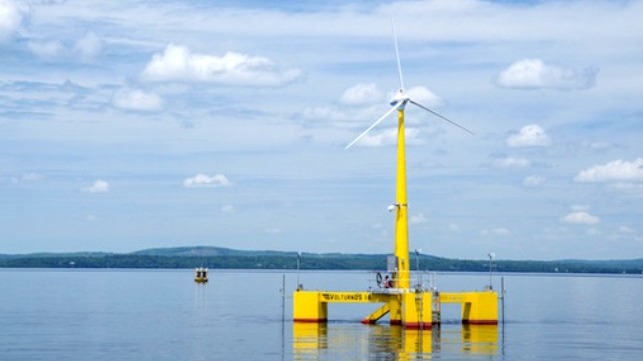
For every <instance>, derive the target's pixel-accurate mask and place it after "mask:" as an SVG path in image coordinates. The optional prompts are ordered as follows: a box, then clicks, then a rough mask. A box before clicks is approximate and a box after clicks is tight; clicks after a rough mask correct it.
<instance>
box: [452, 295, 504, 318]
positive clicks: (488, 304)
mask: <svg viewBox="0 0 643 361" xmlns="http://www.w3.org/2000/svg"><path fill="white" fill-rule="evenodd" d="M440 303H460V304H461V305H462V323H472V324H497V323H498V294H497V293H496V292H494V291H481V292H441V293H440Z"/></svg>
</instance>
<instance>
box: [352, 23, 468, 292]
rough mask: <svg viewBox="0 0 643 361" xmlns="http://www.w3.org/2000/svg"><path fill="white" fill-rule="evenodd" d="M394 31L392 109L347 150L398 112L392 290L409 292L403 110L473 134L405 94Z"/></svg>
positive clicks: (393, 27) (392, 24)
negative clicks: (395, 79)
mask: <svg viewBox="0 0 643 361" xmlns="http://www.w3.org/2000/svg"><path fill="white" fill-rule="evenodd" d="M391 27H392V29H393V39H394V42H395V57H396V59H397V71H398V76H399V79H400V89H399V91H398V92H396V93H395V94H394V95H393V98H392V99H391V102H390V105H391V108H390V109H389V110H388V111H387V112H386V113H384V115H382V116H381V117H380V118H379V119H377V120H376V121H375V122H374V123H373V124H371V126H370V127H368V128H367V129H366V130H365V131H364V132H362V133H361V134H360V135H359V136H357V138H355V139H354V140H353V141H352V142H350V143H349V144H348V145H347V146H346V149H348V148H350V147H352V146H353V145H354V144H355V143H357V142H358V141H359V140H360V139H362V138H363V137H364V136H365V135H366V134H368V132H370V131H371V130H372V129H373V128H375V127H376V126H377V125H378V124H379V123H381V122H382V121H383V120H384V119H386V118H387V117H388V116H389V115H391V114H392V113H393V112H395V111H396V110H397V176H396V186H395V204H394V205H393V206H394V207H393V208H394V210H395V246H394V251H393V255H394V256H395V258H396V265H397V267H396V272H395V273H394V287H395V288H402V289H409V288H411V275H410V259H409V231H408V224H409V222H408V203H407V197H406V151H405V149H406V146H405V143H404V142H405V137H404V109H405V107H406V105H407V104H408V103H411V104H413V105H415V106H417V107H419V108H421V109H424V110H425V111H427V112H429V113H431V114H433V115H434V116H437V117H438V118H440V119H442V120H444V121H447V122H449V123H451V124H452V125H455V126H456V127H458V128H460V129H462V130H464V131H466V132H467V133H470V134H473V132H472V131H470V130H469V129H467V128H465V127H463V126H461V125H460V124H458V123H456V122H454V121H452V120H450V119H448V118H447V117H445V116H443V115H441V114H439V113H437V112H436V111H434V110H432V109H429V108H428V107H426V106H424V105H422V104H420V103H418V102H416V101H414V100H413V99H411V98H410V97H409V96H408V95H407V94H406V92H405V91H404V78H403V76H402V65H401V63H400V51H399V48H398V45H397V34H396V31H395V23H394V22H393V19H391Z"/></svg>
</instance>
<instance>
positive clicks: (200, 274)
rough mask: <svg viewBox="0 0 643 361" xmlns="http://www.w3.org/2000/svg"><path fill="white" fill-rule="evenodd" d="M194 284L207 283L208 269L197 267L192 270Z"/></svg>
mask: <svg viewBox="0 0 643 361" xmlns="http://www.w3.org/2000/svg"><path fill="white" fill-rule="evenodd" d="M194 282H196V283H206V282H208V269H207V268H203V267H199V268H197V269H195V270H194Z"/></svg>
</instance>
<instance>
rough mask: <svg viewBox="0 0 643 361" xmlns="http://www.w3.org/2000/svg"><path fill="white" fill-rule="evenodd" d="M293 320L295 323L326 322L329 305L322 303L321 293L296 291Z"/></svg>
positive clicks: (294, 294)
mask: <svg viewBox="0 0 643 361" xmlns="http://www.w3.org/2000/svg"><path fill="white" fill-rule="evenodd" d="M293 320H294V321H295V322H326V321H327V320H328V304H327V303H326V302H322V301H321V298H320V293H319V292H314V291H295V292H294V293H293Z"/></svg>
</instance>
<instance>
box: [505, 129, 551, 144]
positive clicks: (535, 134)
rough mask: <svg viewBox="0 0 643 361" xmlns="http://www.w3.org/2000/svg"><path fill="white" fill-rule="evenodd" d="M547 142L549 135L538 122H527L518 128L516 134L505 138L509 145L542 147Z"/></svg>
mask: <svg viewBox="0 0 643 361" xmlns="http://www.w3.org/2000/svg"><path fill="white" fill-rule="evenodd" d="M548 144H549V136H548V135H547V133H545V130H544V129H543V128H542V127H541V126H539V125H538V124H529V125H525V126H524V127H522V128H520V132H519V133H518V134H512V135H511V136H509V138H507V145H509V146H510V147H542V146H546V145H548Z"/></svg>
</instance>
